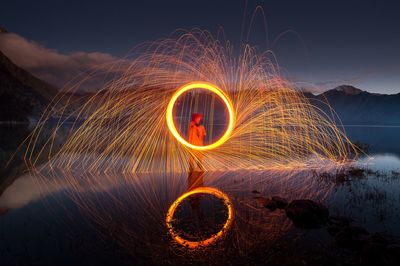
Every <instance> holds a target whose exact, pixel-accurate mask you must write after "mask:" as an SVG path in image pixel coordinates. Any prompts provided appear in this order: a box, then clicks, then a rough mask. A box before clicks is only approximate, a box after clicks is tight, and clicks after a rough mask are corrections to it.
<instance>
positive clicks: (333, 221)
mask: <svg viewBox="0 0 400 266" xmlns="http://www.w3.org/2000/svg"><path fill="white" fill-rule="evenodd" d="M350 222H352V220H351V219H349V218H347V217H344V216H331V217H329V221H328V226H327V227H326V230H327V231H328V233H329V234H330V235H331V236H335V235H336V234H337V233H339V232H340V231H341V230H343V229H344V228H345V227H346V226H349V225H350Z"/></svg>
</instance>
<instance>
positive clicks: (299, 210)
mask: <svg viewBox="0 0 400 266" xmlns="http://www.w3.org/2000/svg"><path fill="white" fill-rule="evenodd" d="M286 215H287V216H288V218H289V219H291V220H292V222H293V224H294V225H295V226H296V227H298V228H304V229H312V228H320V227H322V226H324V225H326V224H327V222H328V218H329V210H328V209H327V208H326V207H325V206H323V205H321V204H319V203H316V202H314V201H312V200H293V201H292V202H291V203H290V204H289V205H288V206H287V207H286Z"/></svg>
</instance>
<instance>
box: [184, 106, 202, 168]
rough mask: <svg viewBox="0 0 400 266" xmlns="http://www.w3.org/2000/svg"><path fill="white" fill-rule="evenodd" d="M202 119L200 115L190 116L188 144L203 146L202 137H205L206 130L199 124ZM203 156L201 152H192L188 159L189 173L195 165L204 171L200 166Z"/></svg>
mask: <svg viewBox="0 0 400 266" xmlns="http://www.w3.org/2000/svg"><path fill="white" fill-rule="evenodd" d="M201 119H202V115H201V114H198V113H194V114H193V115H192V120H191V121H190V123H189V130H188V141H189V143H191V144H193V145H196V146H203V145H204V144H203V143H204V137H205V136H206V134H207V133H206V129H205V127H204V126H203V125H201V124H200V121H201ZM202 160H203V155H202V153H201V152H198V151H192V154H191V156H190V158H189V171H190V172H192V171H193V170H194V169H195V167H196V165H197V166H198V167H199V168H200V169H201V170H202V171H204V167H203V164H202Z"/></svg>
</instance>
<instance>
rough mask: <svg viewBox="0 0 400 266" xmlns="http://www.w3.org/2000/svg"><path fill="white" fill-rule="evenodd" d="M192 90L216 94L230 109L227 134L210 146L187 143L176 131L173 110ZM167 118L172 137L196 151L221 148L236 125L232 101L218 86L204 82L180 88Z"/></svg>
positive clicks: (171, 102)
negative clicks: (178, 100) (177, 101)
mask: <svg viewBox="0 0 400 266" xmlns="http://www.w3.org/2000/svg"><path fill="white" fill-rule="evenodd" d="M192 89H205V90H209V91H211V92H213V93H215V94H216V95H218V96H219V97H220V98H221V99H222V101H223V102H224V103H225V105H226V108H227V109H228V113H229V122H228V127H227V129H226V131H225V133H224V134H223V135H222V137H221V138H220V139H218V140H217V141H215V142H214V143H212V144H210V145H206V146H197V145H193V144H191V143H189V142H187V141H186V140H185V139H184V138H183V137H182V136H181V135H180V134H179V132H178V131H177V130H176V127H175V124H174V118H173V109H174V105H175V102H176V100H177V99H178V98H179V96H181V95H182V94H183V93H185V92H187V91H189V90H192ZM166 118H167V125H168V128H169V130H170V131H171V133H172V135H174V137H175V138H176V139H177V140H178V141H179V142H180V143H182V144H183V145H185V146H187V147H189V148H192V149H195V150H211V149H214V148H216V147H218V146H220V145H221V144H223V143H224V142H225V141H227V140H228V138H229V136H230V134H231V133H232V130H233V124H234V114H233V105H232V103H231V101H230V100H229V97H228V96H227V95H226V94H225V93H224V92H223V91H222V90H221V89H220V88H218V87H217V86H215V85H212V84H209V83H203V82H195V83H189V84H186V85H185V86H183V87H181V88H179V89H178V90H177V91H176V92H175V93H174V95H172V98H171V100H170V101H169V104H168V107H167V113H166Z"/></svg>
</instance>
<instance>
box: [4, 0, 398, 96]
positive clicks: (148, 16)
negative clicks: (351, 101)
mask: <svg viewBox="0 0 400 266" xmlns="http://www.w3.org/2000/svg"><path fill="white" fill-rule="evenodd" d="M245 3H246V2H245V1H234V0H223V1H222V0H210V1H209V0H202V1H188V0H186V1H167V0H162V1H150V0H147V1H134V0H130V1H116V0H115V1H108V2H107V1H72V0H68V1H54V0H52V1H18V0H12V1H8V0H5V1H4V0H3V1H2V3H1V4H0V25H1V26H3V27H4V28H6V29H7V30H8V31H9V32H12V33H15V34H18V35H20V36H21V37H23V38H26V39H27V40H32V41H34V42H37V43H38V44H40V45H42V46H43V47H46V48H49V49H53V50H57V52H58V53H60V54H70V53H74V52H77V51H83V52H102V53H104V54H110V55H112V56H115V57H120V56H123V55H125V54H126V53H127V52H128V51H129V49H130V48H132V47H133V46H135V45H137V44H138V43H141V42H144V41H150V40H155V39H159V38H162V37H166V36H168V35H169V34H170V33H171V32H173V31H174V30H175V29H178V28H184V29H191V28H193V27H199V28H202V29H207V30H210V31H211V32H213V33H216V32H217V30H218V28H219V27H220V26H222V27H223V28H224V30H225V32H226V36H227V38H228V39H230V40H232V42H233V43H234V44H236V46H238V44H239V43H240V36H241V28H242V23H243V21H244V22H245V27H244V28H245V29H246V31H245V33H247V31H248V30H249V28H250V27H249V22H250V18H251V16H252V14H253V12H254V10H255V9H256V7H257V6H258V5H260V6H261V7H262V8H263V10H264V12H265V15H266V19H267V28H268V29H267V32H268V38H267V36H266V34H265V29H264V23H263V16H262V13H261V12H258V13H257V14H256V16H255V19H254V23H253V27H252V29H251V32H250V36H251V37H250V39H249V41H250V43H251V44H253V45H256V46H258V47H259V49H261V50H266V49H271V50H273V51H274V52H275V54H276V56H277V59H278V63H279V65H280V66H281V67H282V68H283V69H284V73H285V76H286V77H288V78H290V79H291V80H293V81H295V82H296V83H297V84H298V86H308V85H307V84H314V85H316V86H318V87H320V88H321V89H323V90H325V89H331V88H333V87H335V86H337V85H340V84H351V85H355V86H357V87H359V88H361V89H364V90H368V91H372V92H380V93H398V92H400V50H399V49H400V14H399V12H400V4H399V3H398V1H368V0H364V1H350V0H347V1H284V0H276V1H275V0H274V1H248V4H247V12H244V11H245V6H246V4H245ZM244 14H246V18H245V19H243V15H244ZM286 31H288V33H286V34H284V35H282V36H281V37H279V36H280V34H281V33H284V32H286ZM245 35H246V34H245ZM278 37H279V38H278ZM277 38H278V39H277ZM267 39H268V40H267ZM0 48H1V47H0Z"/></svg>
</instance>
